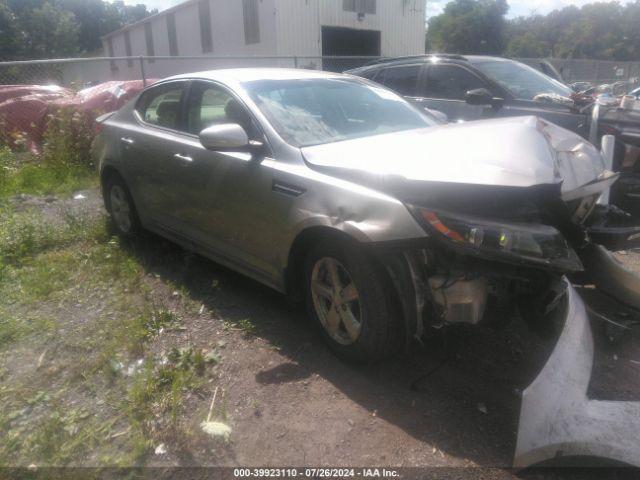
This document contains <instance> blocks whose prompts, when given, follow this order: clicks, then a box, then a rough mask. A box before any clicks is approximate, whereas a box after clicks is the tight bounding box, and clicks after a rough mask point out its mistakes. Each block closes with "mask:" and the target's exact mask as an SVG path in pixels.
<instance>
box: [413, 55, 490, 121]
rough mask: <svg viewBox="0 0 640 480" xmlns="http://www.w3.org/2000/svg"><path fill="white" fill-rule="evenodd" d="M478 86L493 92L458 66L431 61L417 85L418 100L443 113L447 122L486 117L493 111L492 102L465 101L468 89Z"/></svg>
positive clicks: (467, 70)
mask: <svg viewBox="0 0 640 480" xmlns="http://www.w3.org/2000/svg"><path fill="white" fill-rule="evenodd" d="M480 88H483V89H486V90H488V91H489V92H490V93H491V94H495V92H492V91H491V87H490V85H488V84H487V83H486V82H485V81H484V80H483V79H481V78H480V77H479V76H478V75H476V74H475V73H473V72H472V71H471V70H469V69H467V68H465V67H463V66H461V65H457V64H440V63H438V64H430V65H428V66H427V67H426V71H425V74H424V81H423V82H422V83H421V85H420V86H419V90H418V98H419V100H418V101H417V102H418V103H419V104H420V105H421V106H422V107H426V108H430V109H432V110H438V111H440V112H442V113H444V114H446V115H447V117H449V121H450V122H458V121H467V120H479V119H482V118H489V117H491V116H493V113H494V112H493V107H492V106H491V105H471V104H469V103H467V101H466V100H465V96H466V93H467V92H468V91H470V90H476V89H480Z"/></svg>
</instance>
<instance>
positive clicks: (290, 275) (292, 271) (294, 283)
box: [285, 227, 397, 301]
mask: <svg viewBox="0 0 640 480" xmlns="http://www.w3.org/2000/svg"><path fill="white" fill-rule="evenodd" d="M327 239H332V240H336V241H340V242H349V243H355V244H358V241H357V240H356V239H354V238H353V237H352V236H350V235H348V234H346V233H344V232H342V231H340V230H336V229H334V228H330V227H311V228H308V229H306V230H304V231H303V232H301V233H300V234H298V236H297V237H296V239H295V240H294V242H293V245H292V246H291V250H290V251H289V258H288V262H287V268H286V271H285V282H286V283H285V286H286V291H287V294H288V295H289V296H290V297H291V298H292V299H293V300H294V301H300V300H302V298H303V294H304V287H303V285H304V261H305V257H306V256H307V254H308V253H309V252H310V251H311V249H312V248H313V246H314V245H315V244H316V243H318V242H320V241H323V240H327ZM363 248H366V247H363ZM366 253H367V256H368V257H369V258H370V260H371V261H372V262H373V263H374V264H375V265H376V268H378V269H379V271H380V272H382V274H383V275H384V276H385V279H386V280H388V281H389V285H392V282H391V278H390V277H389V275H388V273H387V271H386V269H385V267H384V265H383V264H382V262H381V261H380V260H379V259H378V258H376V256H375V255H373V254H370V253H369V252H366ZM394 290H395V289H394ZM395 296H397V295H395Z"/></svg>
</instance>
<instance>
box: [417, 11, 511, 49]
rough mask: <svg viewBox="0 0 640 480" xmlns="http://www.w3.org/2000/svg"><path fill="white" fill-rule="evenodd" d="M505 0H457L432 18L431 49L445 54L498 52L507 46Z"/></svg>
mask: <svg viewBox="0 0 640 480" xmlns="http://www.w3.org/2000/svg"><path fill="white" fill-rule="evenodd" d="M508 11H509V6H508V5H507V2H506V0H454V1H452V2H449V3H448V4H447V5H446V7H445V9H444V12H443V13H442V14H441V15H438V16H436V17H433V18H432V19H431V20H429V30H428V38H429V42H428V43H429V48H430V49H431V50H435V51H441V52H445V53H466V54H489V55H496V54H500V53H502V52H503V51H504V48H505V31H506V26H507V23H506V20H505V16H506V14H507V12H508Z"/></svg>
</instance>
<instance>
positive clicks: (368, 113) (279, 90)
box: [244, 78, 435, 147]
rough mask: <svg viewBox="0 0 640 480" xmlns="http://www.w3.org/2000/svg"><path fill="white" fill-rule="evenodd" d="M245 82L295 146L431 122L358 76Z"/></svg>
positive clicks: (280, 131) (412, 108) (398, 98)
mask: <svg viewBox="0 0 640 480" xmlns="http://www.w3.org/2000/svg"><path fill="white" fill-rule="evenodd" d="M244 87H245V89H246V90H247V92H248V93H249V95H250V96H251V98H252V99H253V101H254V102H255V103H256V105H258V108H260V110H261V111H262V113H263V114H264V115H265V117H267V119H268V120H269V122H270V123H271V124H272V125H273V128H275V130H276V131H277V132H278V134H279V135H280V136H281V137H282V138H283V139H284V140H285V141H286V142H287V143H289V144H291V145H294V146H296V147H308V146H311V145H320V144H323V143H331V142H337V141H341V140H349V139H353V138H361V137H368V136H372V135H379V134H383V133H390V132H398V131H402V130H411V129H417V128H424V127H429V126H432V125H435V122H433V121H432V120H429V119H428V118H427V117H426V115H423V114H422V113H421V112H419V111H418V110H417V109H416V108H414V107H413V106H411V105H410V104H408V103H407V102H406V101H404V100H403V99H402V98H401V97H399V96H398V95H396V94H395V93H392V92H390V91H389V90H386V89H384V88H378V87H375V86H370V85H366V84H364V83H360V82H359V81H357V80H351V79H338V78H331V79H330V78H314V79H296V80H258V81H252V82H247V83H245V84H244Z"/></svg>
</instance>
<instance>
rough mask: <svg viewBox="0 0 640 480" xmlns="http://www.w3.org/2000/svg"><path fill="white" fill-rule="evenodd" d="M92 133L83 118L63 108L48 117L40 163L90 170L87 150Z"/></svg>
mask: <svg viewBox="0 0 640 480" xmlns="http://www.w3.org/2000/svg"><path fill="white" fill-rule="evenodd" d="M94 137H95V132H94V130H93V127H92V122H91V121H90V120H89V118H88V117H87V115H85V114H83V113H80V112H78V111H74V109H73V108H63V109H60V110H59V111H58V112H57V113H55V114H53V115H50V116H49V122H48V124H47V129H46V132H45V134H44V147H43V152H42V161H43V163H44V164H46V165H49V166H65V167H77V166H86V167H91V168H93V162H92V158H91V146H92V144H93V139H94Z"/></svg>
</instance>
